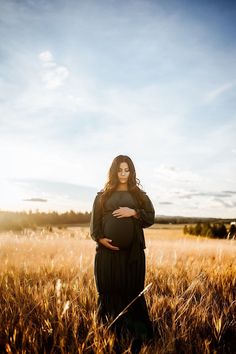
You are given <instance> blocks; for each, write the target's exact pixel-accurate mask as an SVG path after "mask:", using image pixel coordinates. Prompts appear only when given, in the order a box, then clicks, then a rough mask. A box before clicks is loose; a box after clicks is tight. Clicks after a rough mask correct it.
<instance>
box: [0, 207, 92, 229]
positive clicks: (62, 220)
mask: <svg viewBox="0 0 236 354" xmlns="http://www.w3.org/2000/svg"><path fill="white" fill-rule="evenodd" d="M90 217H91V213H88V212H85V213H82V212H78V213H77V212H74V211H73V210H71V211H69V212H65V213H62V214H59V213H57V212H55V211H53V212H49V213H45V212H32V211H29V212H8V211H5V212H4V211H0V230H2V231H5V230H13V231H20V230H23V229H25V228H36V227H38V226H60V225H61V226H63V225H76V224H86V223H89V221H90Z"/></svg>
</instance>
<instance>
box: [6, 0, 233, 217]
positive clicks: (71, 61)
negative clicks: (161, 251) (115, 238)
mask: <svg viewBox="0 0 236 354" xmlns="http://www.w3.org/2000/svg"><path fill="white" fill-rule="evenodd" d="M235 19H236V5H235V3H234V2H233V1H232V2H231V1H195V2H190V1H178V0H177V1H170V0H165V1H164V0H163V1H158V0H157V1H136V0H133V1H130V0H126V1H112V0H104V1H103V0H102V1H95V0H93V1H79V0H77V1H76V0H67V1H65V0H64V1H62V0H61V1H46V0H45V1H41V0H37V1H36V0H28V1H26V0H25V1H19V0H18V1H12V0H1V1H0V36H1V41H0V159H1V171H0V182H1V184H0V193H1V200H0V209H1V210H29V209H32V210H34V209H39V210H58V211H64V210H70V209H74V210H88V211H90V210H91V203H92V201H93V198H94V196H95V193H96V191H97V190H100V189H101V188H102V187H103V185H104V182H105V180H106V176H107V171H108V168H109V166H110V164H111V161H112V160H113V158H114V157H115V156H117V155H119V154H127V155H129V156H130V157H131V158H132V159H133V161H134V163H135V166H136V170H137V176H138V177H139V178H140V180H141V183H142V185H143V188H144V189H145V190H146V191H147V193H148V194H149V196H150V198H151V199H152V201H153V203H154V206H155V209H156V214H165V215H186V216H215V217H236V142H235V141H236V139H235V131H236V113H235V112H236V41H235V37H236V25H235V23H236V21H235ZM32 198H36V200H34V201H30V200H31V199H32ZM38 199H39V200H38ZM40 199H42V201H40Z"/></svg>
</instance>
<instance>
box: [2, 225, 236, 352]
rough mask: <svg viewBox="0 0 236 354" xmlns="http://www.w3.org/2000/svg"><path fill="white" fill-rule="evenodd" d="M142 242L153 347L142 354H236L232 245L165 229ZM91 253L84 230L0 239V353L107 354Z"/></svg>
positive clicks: (108, 338)
mask: <svg viewBox="0 0 236 354" xmlns="http://www.w3.org/2000/svg"><path fill="white" fill-rule="evenodd" d="M145 236H146V245H147V248H146V251H145V252H146V256H147V275H146V284H149V283H152V286H151V288H150V290H149V291H148V292H147V293H146V295H145V296H146V300H147V303H148V307H149V311H150V316H151V319H152V321H153V326H154V331H155V340H154V341H153V343H151V344H150V345H149V346H143V347H142V353H161V354H166V353H169V354H170V353H176V354H179V353H186V354H190V353H197V354H198V353H236V260H235V255H236V241H230V240H212V239H206V238H198V237H190V236H183V234H182V226H176V227H174V226H171V227H169V226H168V225H167V226H163V227H160V226H157V225H154V226H153V227H151V228H149V229H146V230H145ZM94 252H95V243H94V242H93V241H92V240H90V239H89V233H88V228H86V227H78V228H67V229H62V230H59V229H56V228H55V229H54V230H53V232H49V231H46V230H37V231H27V230H26V231H25V232H23V233H18V234H17V233H12V232H5V233H2V234H0V352H1V353H4V352H6V353H112V347H113V343H114V337H113V335H111V334H110V333H109V332H107V331H106V328H104V327H102V328H101V327H98V325H97V324H96V320H95V312H96V290H95V284H94V278H93V258H94ZM123 345H124V353H129V350H130V349H129V348H130V347H129V344H128V343H123Z"/></svg>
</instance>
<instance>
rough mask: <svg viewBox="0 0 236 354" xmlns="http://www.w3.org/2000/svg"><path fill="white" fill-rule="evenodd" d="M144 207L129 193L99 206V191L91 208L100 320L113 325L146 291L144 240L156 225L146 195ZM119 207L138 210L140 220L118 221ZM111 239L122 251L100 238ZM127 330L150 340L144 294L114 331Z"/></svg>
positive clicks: (123, 219)
mask: <svg viewBox="0 0 236 354" xmlns="http://www.w3.org/2000/svg"><path fill="white" fill-rule="evenodd" d="M142 193H144V200H145V201H144V202H143V204H142V206H141V207H140V205H139V204H138V202H137V200H136V198H134V197H133V195H132V194H131V193H130V192H129V191H114V192H113V193H112V195H111V196H110V197H109V198H108V199H107V201H106V202H105V205H104V208H103V211H102V209H101V206H100V197H101V194H102V192H98V193H97V195H96V197H95V200H94V203H93V209H92V215H91V222H90V234H91V237H92V239H93V240H95V241H96V242H97V247H96V255H95V262H94V275H95V283H96V287H97V291H98V313H97V314H98V319H99V320H101V321H102V322H103V323H111V321H112V319H114V318H115V317H116V316H117V315H118V314H119V313H120V312H121V311H122V310H123V309H124V308H125V307H126V306H127V305H128V304H129V303H130V302H131V301H132V300H133V299H134V298H135V297H136V296H137V295H138V294H139V293H140V292H141V291H142V290H143V289H144V281H145V268H146V267H145V253H144V248H145V240H144V232H143V228H145V227H149V226H151V225H152V224H153V223H154V217H155V211H154V208H153V205H152V202H151V201H150V199H149V197H148V196H147V194H146V193H145V192H142ZM119 207H129V208H132V209H135V210H136V211H137V213H138V215H139V218H138V219H136V218H134V217H124V218H117V217H115V216H113V215H112V212H113V211H114V210H116V209H118V208H119ZM104 237H106V238H109V239H112V245H114V246H118V247H119V249H120V250H119V251H113V250H110V249H108V248H106V247H104V246H103V245H101V244H100V243H98V240H99V238H104ZM124 328H125V329H127V330H128V332H129V333H131V334H132V335H134V336H135V337H141V338H142V339H143V340H146V339H151V338H152V335H153V332H152V325H151V321H150V319H149V316H148V311H147V306H146V301H145V298H144V295H142V296H140V297H138V299H137V300H136V301H135V302H134V303H133V305H131V306H130V308H129V309H128V311H127V312H126V313H125V314H124V315H122V316H121V317H120V318H119V320H118V321H116V323H115V326H114V329H115V330H117V329H118V331H120V330H124Z"/></svg>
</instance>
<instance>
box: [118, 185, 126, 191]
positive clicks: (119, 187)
mask: <svg viewBox="0 0 236 354" xmlns="http://www.w3.org/2000/svg"><path fill="white" fill-rule="evenodd" d="M116 190H117V191H128V185H127V184H119V185H118V187H117V188H116Z"/></svg>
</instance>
